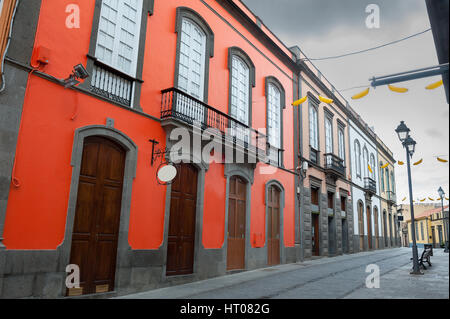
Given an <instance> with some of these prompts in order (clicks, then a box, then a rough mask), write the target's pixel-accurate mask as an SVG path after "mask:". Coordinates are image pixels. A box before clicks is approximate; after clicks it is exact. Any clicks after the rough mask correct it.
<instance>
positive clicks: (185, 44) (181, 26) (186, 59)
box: [175, 7, 214, 120]
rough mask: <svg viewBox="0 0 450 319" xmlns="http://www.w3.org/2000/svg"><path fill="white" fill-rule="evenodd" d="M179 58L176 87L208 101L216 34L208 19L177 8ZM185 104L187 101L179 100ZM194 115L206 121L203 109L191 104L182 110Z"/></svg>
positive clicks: (182, 8) (177, 59)
mask: <svg viewBox="0 0 450 319" xmlns="http://www.w3.org/2000/svg"><path fill="white" fill-rule="evenodd" d="M175 29H176V32H177V33H178V38H177V57H176V67H175V87H177V88H178V89H180V90H182V91H184V92H186V93H187V94H189V95H191V96H192V97H194V98H196V99H198V100H200V101H203V102H206V103H207V101H208V82H209V59H210V58H211V57H213V56H214V33H213V32H212V30H211V28H210V27H209V25H208V24H207V23H206V22H205V20H204V19H203V18H202V17H201V16H200V15H199V14H198V13H196V12H195V11H194V10H192V9H190V8H186V7H178V8H177V17H176V27H175ZM181 104H186V103H180V105H181ZM179 111H181V112H182V113H183V114H184V113H186V112H187V113H192V114H184V115H187V116H190V117H192V118H195V119H198V120H203V114H202V113H203V112H204V111H203V112H200V111H202V109H201V108H196V107H194V106H193V105H191V106H190V107H189V108H186V109H182V110H179Z"/></svg>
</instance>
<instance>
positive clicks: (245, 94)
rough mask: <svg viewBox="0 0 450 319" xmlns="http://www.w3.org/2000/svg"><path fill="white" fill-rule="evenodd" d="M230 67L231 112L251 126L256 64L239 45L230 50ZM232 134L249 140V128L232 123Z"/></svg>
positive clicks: (233, 115)
mask: <svg viewBox="0 0 450 319" xmlns="http://www.w3.org/2000/svg"><path fill="white" fill-rule="evenodd" d="M228 69H229V71H230V86H229V87H230V92H229V114H230V116H231V117H233V118H235V119H236V120H238V121H239V122H241V123H244V124H245V125H247V126H249V127H251V124H252V123H251V121H252V105H251V104H252V88H253V87H254V86H255V66H254V64H253V62H252V61H251V59H250V58H249V57H248V55H247V54H246V53H245V52H244V51H243V50H241V49H240V48H238V47H231V48H230V49H229V51H228ZM231 128H232V130H231V132H230V133H231V134H232V135H234V136H236V137H237V138H239V139H240V140H243V141H246V142H249V140H250V136H249V135H250V133H249V130H248V129H246V128H244V127H238V125H236V123H233V124H232V125H231Z"/></svg>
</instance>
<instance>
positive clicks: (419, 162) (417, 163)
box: [413, 159, 423, 166]
mask: <svg viewBox="0 0 450 319" xmlns="http://www.w3.org/2000/svg"><path fill="white" fill-rule="evenodd" d="M422 162H423V159H421V160H420V161H418V162H415V163H414V164H413V165H414V166H417V165H419V164H422Z"/></svg>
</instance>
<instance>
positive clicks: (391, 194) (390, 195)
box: [387, 191, 397, 205]
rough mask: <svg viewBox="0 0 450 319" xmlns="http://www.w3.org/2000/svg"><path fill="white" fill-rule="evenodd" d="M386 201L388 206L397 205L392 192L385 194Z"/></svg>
mask: <svg viewBox="0 0 450 319" xmlns="http://www.w3.org/2000/svg"><path fill="white" fill-rule="evenodd" d="M387 201H388V203H389V204H390V205H394V204H395V203H397V196H396V195H395V193H394V192H392V191H388V192H387Z"/></svg>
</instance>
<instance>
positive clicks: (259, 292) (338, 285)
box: [118, 248, 449, 299]
mask: <svg viewBox="0 0 450 319" xmlns="http://www.w3.org/2000/svg"><path fill="white" fill-rule="evenodd" d="M421 252H422V251H421V250H420V249H419V253H421ZM410 254H411V249H410V248H396V249H386V250H378V251H371V252H362V253H358V254H351V255H343V256H337V257H332V258H327V257H325V258H321V259H315V260H307V261H305V262H303V263H296V264H287V265H278V266H275V267H268V268H264V269H257V270H252V271H246V272H241V273H236V274H232V275H226V276H222V277H216V278H212V279H208V280H203V281H197V282H193V283H189V284H184V285H179V286H173V287H167V288H161V289H156V290H151V291H147V292H142V293H137V294H132V295H126V296H121V297H118V298H127V299H192V298H194V299H196V298H201V299H210V298H224V299H229V298H231V299H248V298H250V299H258V298H282V299H284V298H287V299H291V298H293V299H298V298H300V299H303V298H307V299H311V298H312V299H328V298H332V299H333V298H352V299H365V298H370V299H378V298H379V299H392V298H407V299H411V298H425V299H433V298H440V299H445V298H447V299H448V298H449V292H448V289H449V259H448V254H445V253H444V252H443V250H442V249H438V250H434V256H433V257H431V262H432V264H433V266H432V267H427V270H425V271H424V275H422V276H412V275H410V274H409V270H410V268H411V265H412V262H410V261H409V258H410ZM368 264H377V265H378V266H379V267H380V273H381V278H380V288H375V289H368V288H366V287H365V278H366V277H367V276H368V275H369V274H368V273H365V268H366V265H368Z"/></svg>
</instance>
